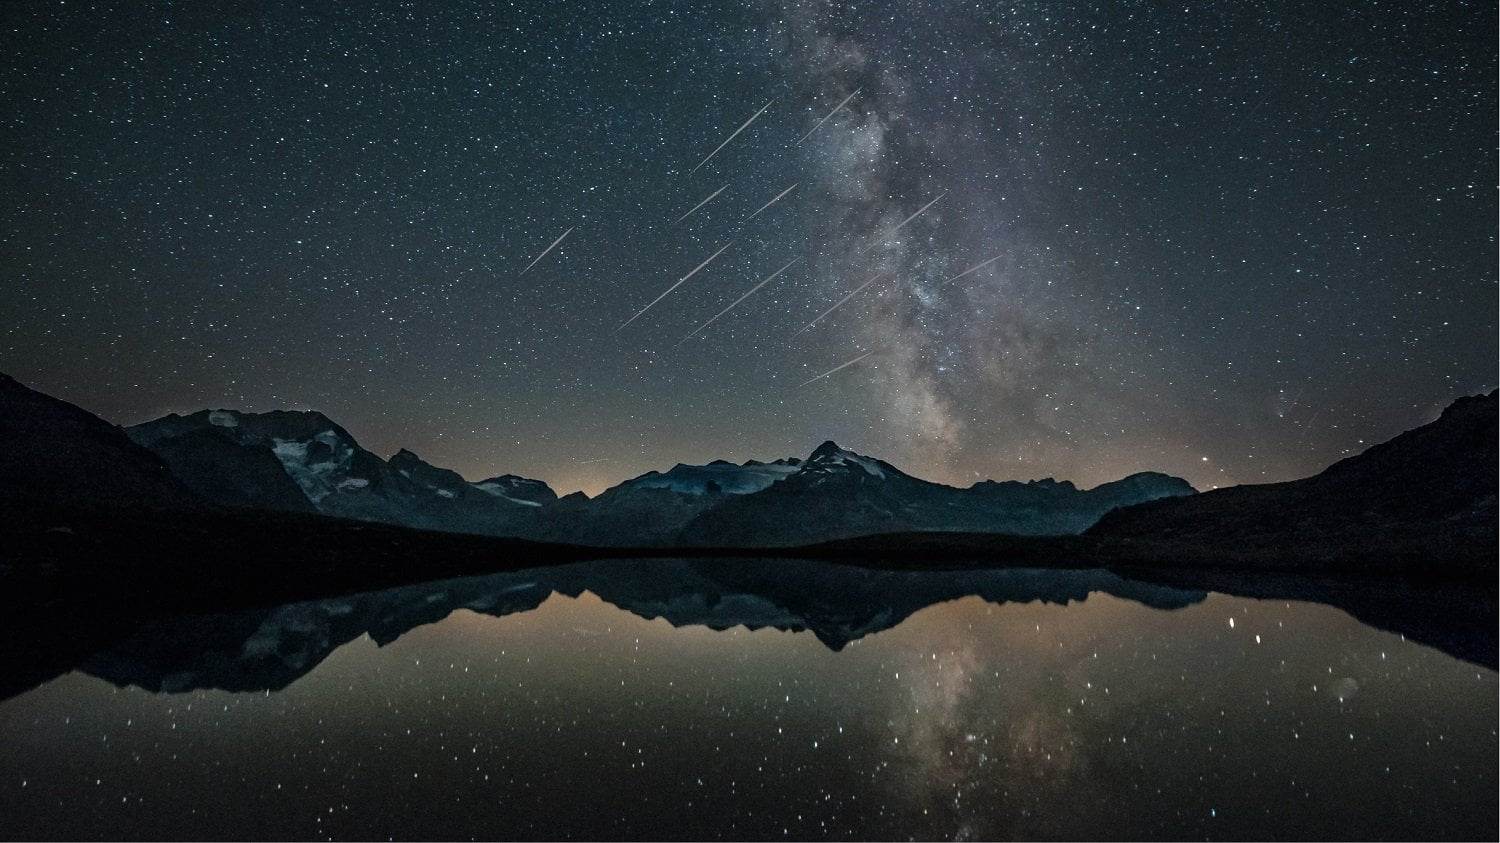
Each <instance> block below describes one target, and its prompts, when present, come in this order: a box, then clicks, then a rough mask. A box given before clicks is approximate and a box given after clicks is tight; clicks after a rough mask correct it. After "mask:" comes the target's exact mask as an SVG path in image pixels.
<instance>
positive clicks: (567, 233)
mask: <svg viewBox="0 0 1500 843" xmlns="http://www.w3.org/2000/svg"><path fill="white" fill-rule="evenodd" d="M577 227H578V226H576V225H575V226H573V227H572V228H569V229H568V230H567V231H564V232H563V233H562V236H561V237H558V238H557V239H556V240H553V241H552V245H551V246H548V247H547V248H545V249H543V250H542V253H541V254H540V255H537V256H536V257H535V258H533V259H532V261H531V263H528V264H526V269H523V270H521V275H525V274H526V273H527V271H528V270H530V269H531V268H532V267H533V266H536V262H537V261H539V260H541V259H542V258H545V257H546V256H547V253H548V252H550V251H552V250H553V249H556V248H557V244H558V243H561V242H562V241H563V237H567V236H568V235H569V234H572V233H573V229H574V228H577ZM518 277H519V276H518Z"/></svg>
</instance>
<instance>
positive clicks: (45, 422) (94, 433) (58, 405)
mask: <svg viewBox="0 0 1500 843" xmlns="http://www.w3.org/2000/svg"><path fill="white" fill-rule="evenodd" d="M0 502H3V506H4V508H5V509H6V510H7V511H8V512H9V513H10V514H15V509H16V508H17V507H21V506H24V507H26V508H27V509H34V508H35V507H40V506H45V505H60V506H68V507H75V508H79V509H86V510H115V509H131V510H150V511H176V510H202V509H207V508H209V505H208V503H207V502H206V501H205V500H203V499H202V498H201V497H199V496H198V495H196V494H194V493H193V492H192V491H190V490H189V489H188V487H187V486H185V485H184V484H183V483H181V482H180V481H179V480H178V479H177V478H176V477H174V476H173V475H172V472H171V471H170V470H169V469H168V467H167V465H166V464H165V463H164V462H163V461H162V460H161V459H159V458H158V457H157V456H156V455H154V454H152V453H151V452H150V451H148V450H146V449H145V448H142V447H140V446H138V445H136V444H135V443H134V442H131V441H130V439H129V438H128V437H127V436H126V435H125V433H124V432H123V431H121V430H120V428H118V427H115V426H114V425H112V424H110V423H108V422H106V421H104V420H103V419H100V418H99V417H97V416H95V415H93V414H92V413H89V412H87V411H85V410H82V409H79V408H78V407H75V406H73V405H72V404H69V403H67V402H65V401H59V400H58V399H56V398H53V397H51V396H48V395H44V394H42V393H40V392H37V391H35V390H33V389H29V388H27V387H25V386H23V385H21V384H20V383H19V382H17V381H16V380H15V379H14V378H11V377H9V376H8V375H4V374H0Z"/></svg>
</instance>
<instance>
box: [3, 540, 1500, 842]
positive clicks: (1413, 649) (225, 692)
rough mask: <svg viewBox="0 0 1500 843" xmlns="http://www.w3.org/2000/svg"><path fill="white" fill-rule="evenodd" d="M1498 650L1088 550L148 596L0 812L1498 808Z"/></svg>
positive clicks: (6, 816)
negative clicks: (1059, 560) (294, 594)
mask: <svg viewBox="0 0 1500 843" xmlns="http://www.w3.org/2000/svg"><path fill="white" fill-rule="evenodd" d="M1496 695H1497V683H1496V674H1495V672H1494V671H1493V670H1492V669H1490V668H1489V667H1487V666H1480V665H1476V664H1473V663H1471V662H1467V661H1461V660H1459V659H1455V658H1453V657H1452V656H1449V655H1446V654H1444V653H1442V652H1440V651H1438V650H1435V649H1431V648H1429V647H1427V646H1424V645H1421V644H1417V643H1415V642H1413V641H1409V640H1405V639H1403V637H1402V636H1401V635H1399V634H1397V633H1394V632H1387V631H1382V630H1380V629H1376V628H1372V627H1370V626H1366V625H1365V624H1363V623H1361V622H1360V621H1357V620H1355V619H1354V618H1353V617H1351V616H1350V615H1348V614H1346V613H1344V612H1343V611H1341V610H1339V609H1336V608H1332V607H1329V606H1324V605H1319V604H1315V603H1307V602H1296V601H1286V600H1256V599H1250V598H1244V597H1233V596H1228V595H1225V594H1219V593H1213V592H1205V591H1194V590H1183V589H1174V588H1164V587H1160V586H1154V585H1149V584H1144V583H1136V582H1131V581H1128V580H1124V579H1121V578H1119V577H1117V576H1115V575H1113V574H1109V573H1106V572H1103V571H1083V572H1056V571H1053V572H1046V571H994V572H968V573H961V574H949V573H901V572H870V571H862V570H859V569H850V568H842V567H838V566H830V565H822V564H819V563H810V562H800V561H778V562H763V563H761V562H755V563H747V562H739V561H720V562H705V561H698V562H689V561H680V560H662V561H654V562H601V563H588V564H582V565H572V566H565V567H562V568H553V569H545V570H536V571H522V572H517V573H510V574H502V575H496V576H492V577H483V578H472V579H465V580H453V581H447V582H440V583H430V584H427V585H422V586H414V587H410V588H405V589H397V590H392V591H387V592H379V593H372V594H367V595H359V596H356V597H348V598H340V599H335V600H323V601H313V602H309V603H300V604H294V605H290V606H284V607H279V608H276V609H271V610H258V611H246V612H237V613H229V614H217V615H201V616H194V617H185V618H176V619H170V620H162V621H156V622H153V623H150V624H147V625H146V626H144V627H142V628H140V629H138V630H137V631H136V632H135V633H134V634H133V635H130V636H129V637H125V638H122V639H120V640H118V641H114V642H111V643H110V644H109V645H108V646H106V647H104V648H103V649H101V650H100V651H99V652H96V653H94V654H92V655H90V656H89V657H87V658H86V659H85V660H84V661H83V662H82V663H81V664H79V665H78V666H77V669H75V670H72V671H70V672H68V673H66V674H65V675H62V676H60V677H58V678H56V679H54V680H52V681H50V682H47V683H45V684H43V685H41V686H39V687H36V688H34V689H32V690H29V691H27V692H25V693H22V694H20V695H18V696H15V697H12V698H11V699H9V700H6V701H4V702H0V743H3V745H4V747H5V752H4V753H3V755H0V832H3V835H4V836H5V837H9V838H97V837H127V838H129V837H153V838H155V837H167V838H197V837H210V838H213V837H230V838H233V837H256V838H312V837H334V838H364V839H369V838H385V837H396V838H445V839H463V838H470V837H478V838H507V837H518V838H559V837H580V838H614V837H647V838H725V837H727V838H776V839H782V838H786V837H790V838H819V837H835V838H907V837H918V838H950V837H957V838H1008V837H1022V838H1120V837H1126V838H1186V837H1203V838H1246V837H1249V838H1432V837H1466V838H1488V837H1490V836H1491V835H1492V834H1493V832H1494V829H1495V827H1496V822H1497V808H1496V795H1495V794H1496V784H1497V783H1496V765H1497V738H1496V719H1497V706H1496Z"/></svg>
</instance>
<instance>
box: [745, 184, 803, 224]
mask: <svg viewBox="0 0 1500 843" xmlns="http://www.w3.org/2000/svg"><path fill="white" fill-rule="evenodd" d="M801 183H802V182H800V181H799V182H795V183H793V184H792V186H791V187H789V188H787V189H786V190H783V191H781V192H780V193H778V194H776V197H775V198H774V199H772V200H771V201H769V202H767V203H766V204H764V205H761V206H760V207H759V208H757V209H756V210H755V213H754V214H751V215H750V216H748V217H745V222H749V221H751V220H753V219H755V215H756V214H759V213H760V212H761V211H764V210H765V209H767V208H769V207H771V206H772V205H775V204H776V203H777V202H780V201H781V197H783V196H785V195H787V194H788V193H791V192H792V190H793V188H795V187H796V186H797V185H799V184H801Z"/></svg>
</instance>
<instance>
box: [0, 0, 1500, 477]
mask: <svg viewBox="0 0 1500 843" xmlns="http://www.w3.org/2000/svg"><path fill="white" fill-rule="evenodd" d="M518 5H519V8H508V7H507V8H501V7H498V6H496V5H495V4H491V3H445V4H439V5H434V6H431V7H427V6H422V5H418V6H409V5H406V4H400V3H390V2H378V3H370V4H365V5H362V6H360V7H358V8H355V7H338V8H333V9H321V8H316V7H314V8H303V7H300V6H296V5H292V4H280V3H269V4H257V5H256V6H254V7H253V8H245V9H239V10H226V9H222V8H213V7H211V4H198V3H187V4H173V3H141V4H134V5H132V6H130V7H129V8H115V9H109V8H105V9H100V8H93V9H90V8H76V7H75V6H74V4H56V3H47V4H44V3H39V2H24V0H23V2H14V3H11V4H9V5H8V6H7V16H6V21H5V28H4V31H3V32H0V47H3V49H0V57H3V58H0V174H3V179H4V182H3V189H4V193H5V195H6V197H7V202H5V203H4V204H3V206H0V269H3V281H0V369H3V370H4V371H6V372H7V373H9V374H12V375H14V376H16V377H18V378H20V379H21V380H22V381H23V382H26V383H28V384H29V385H31V386H34V387H36V388H38V389H42V390H44V391H47V392H50V393H52V394H56V395H59V396H60V397H63V398H65V399H68V400H71V401H74V402H75V403H78V404H80V405H82V406H84V407H85V408H88V409H90V410H93V411H95V412H98V413H100V414H101V415H103V416H105V417H106V418H109V419H111V420H113V421H117V422H122V423H133V422H138V421H142V420H145V419H148V418H152V417H155V416H158V415H161V414H164V413H166V412H169V411H190V410H196V409H201V408H204V407H225V408H235V409H245V410H269V409H276V408H288V407H296V408H317V409H320V410H323V411H324V412H326V413H327V414H329V415H330V416H331V417H333V418H334V419H336V420H338V421H339V422H340V423H342V424H343V425H344V426H346V427H347V428H348V429H349V430H350V431H351V432H352V433H353V434H354V435H355V436H357V437H358V438H359V439H360V440H361V442H362V443H363V444H365V445H366V446H367V447H370V448H371V449H373V450H375V451H377V452H380V453H390V452H394V451H395V450H396V449H397V448H399V447H402V446H405V447H408V448H411V449H413V450H415V451H417V452H418V453H419V454H421V455H422V456H423V457H424V458H425V459H428V460H429V461H431V462H434V463H437V464H441V465H448V466H452V467H454V468H456V469H458V470H460V471H461V472H463V473H464V474H466V475H467V476H469V477H471V478H472V477H479V476H489V475H492V474H495V473H499V472H516V473H521V474H526V475H530V476H536V477H541V478H543V479H546V480H548V481H550V482H552V483H554V484H555V485H557V486H558V487H559V488H561V489H563V490H565V491H566V490H570V489H576V488H585V489H587V490H589V491H591V492H592V491H597V490H599V489H601V488H603V487H604V486H605V485H608V484H610V483H613V482H616V481H618V480H620V479H623V478H625V477H628V476H631V475H634V474H637V473H640V472H642V471H645V470H648V469H652V468H657V469H664V468H667V467H669V466H670V465H672V464H673V463H675V462H679V461H683V462H701V461H706V460H709V459H713V458H719V457H723V458H729V459H734V460H743V459H748V458H752V457H754V458H760V459H770V458H776V457H781V456H788V455H802V454H805V453H806V452H808V451H809V450H811V448H812V447H813V446H815V445H816V444H817V443H818V442H820V441H822V440H823V439H827V438H833V439H836V440H837V441H839V442H840V443H841V444H843V445H845V446H848V447H852V448H855V449H856V450H860V451H863V452H868V453H872V454H876V455H879V456H882V457H884V458H886V459H888V460H890V461H892V462H894V463H896V464H897V465H898V466H900V467H902V468H904V469H906V470H908V471H910V472H911V473H914V474H917V475H918V476H923V477H927V478H930V479H935V480H940V481H944V482H950V483H958V484H965V485H966V484H968V483H970V482H973V481H976V480H978V479H980V478H981V477H994V478H999V479H1008V478H1016V479H1028V478H1033V477H1042V476H1048V475H1052V476H1057V477H1066V478H1070V479H1073V480H1076V481H1078V482H1080V483H1081V484H1084V485H1092V484H1095V483H1098V482H1103V481H1106V480H1110V479H1114V478H1116V477H1119V476H1121V475H1123V474H1125V473H1128V472H1130V471H1136V470H1143V469H1158V470H1164V471H1168V472H1171V473H1175V474H1179V475H1182V476H1184V477H1187V478H1188V479H1189V480H1190V481H1192V482H1193V483H1195V484H1196V485H1198V486H1199V487H1200V488H1202V487H1208V486H1213V485H1222V484H1227V483H1241V482H1261V481H1267V480H1280V479H1288V478H1291V477H1297V476H1303V475H1306V474H1309V473H1312V472H1314V471H1317V470H1319V469H1321V468H1322V467H1323V466H1325V465H1327V464H1328V463H1330V462H1332V461H1334V460H1336V459H1338V458H1339V457H1341V456H1343V455H1345V454H1348V453H1352V452H1354V451H1357V450H1359V449H1361V448H1363V447H1365V446H1366V445H1368V444H1371V443H1373V442H1376V441H1380V440H1382V439H1385V438H1388V437H1389V436H1391V435H1393V434H1395V433H1397V432H1399V431H1401V430H1403V429H1406V428H1409V427H1413V426H1415V425H1417V424H1420V423H1423V422H1425V421H1428V420H1430V419H1431V418H1433V417H1434V416H1435V414H1436V413H1437V411H1438V410H1439V409H1441V407H1442V406H1444V405H1445V404H1446V403H1448V402H1449V401H1451V400H1452V399H1454V398H1456V397H1458V396H1459V395H1463V394H1469V393H1473V392H1477V391H1479V390H1481V389H1488V388H1492V387H1493V386H1494V383H1495V380H1496V363H1495V359H1496V358H1495V356H1494V354H1493V350H1494V343H1495V337H1496V324H1495V314H1496V310H1497V299H1496V270H1495V267H1496V262H1497V252H1496V242H1495V227H1496V226H1495V223H1496V202H1495V184H1496V180H1497V175H1496V166H1495V158H1494V149H1495V130H1494V123H1495V113H1496V97H1495V87H1494V76H1495V70H1496V46H1495V39H1494V37H1493V33H1494V26H1495V10H1494V7H1493V4H1469V3H1458V2H1452V3H1433V4H1427V5H1410V4H1405V5H1398V6H1386V5H1380V4H1375V3H1334V4H1321V3H1320V4H1301V3H1218V4H1198V3H1189V4H1173V5H1170V6H1167V5H1161V4H1110V5H1108V6H1105V7H1100V8H1092V9H1090V8H1082V9H1080V8H1078V7H1077V6H1076V5H1075V4H1057V5H1052V4H1036V3H1026V4H1015V5H1004V4H958V3H944V2H873V3H868V4H833V3H815V2H812V3H786V4H775V3H765V4H760V3H749V4H716V3H679V4H672V3H643V2H622V3H598V4H590V7H589V13H588V14H586V15H583V14H578V13H576V12H575V11H571V10H564V9H563V8H562V7H558V6H554V5H551V4H540V3H536V4H526V3H523V4H518ZM789 187H790V188H791V189H788V188H789ZM706 198H707V199H708V200H710V201H705V199H706ZM700 203H701V204H700ZM560 234H562V235H563V236H562V237H561V238H560V237H559V235H560ZM549 243H550V244H552V245H551V246H548V244H549ZM726 244H729V245H728V248H726V249H724V251H723V252H722V254H718V255H717V257H716V259H715V260H713V261H712V262H710V263H707V264H705V265H702V267H701V269H700V270H699V271H697V272H695V273H693V274H691V277H686V280H682V279H684V277H685V276H688V275H689V273H690V272H691V271H692V270H693V268H694V267H697V266H699V265H700V264H702V263H703V261H704V260H705V259H706V258H708V257H709V256H710V255H715V254H716V250H719V249H720V248H722V247H725V246H726ZM538 258H540V259H539V260H538ZM991 260H992V261H993V262H990V263H985V262H986V261H991ZM792 261H794V262H793V263H791V265H790V266H789V267H787V264H788V262H792ZM533 262H534V263H533ZM778 267H786V268H785V270H784V271H783V272H782V273H781V274H779V275H777V276H776V277H774V278H771V279H770V280H769V282H768V283H766V284H765V285H764V287H763V288H759V289H757V290H756V291H755V292H754V295H751V296H745V294H746V291H748V290H751V289H752V288H753V287H755V286H756V285H757V284H758V283H760V282H761V281H764V280H766V279H767V278H768V276H771V274H772V273H774V272H776V270H777V268H778ZM976 267H977V268H976ZM969 270H972V271H969ZM523 271H524V275H523ZM966 271H968V273H967V274H963V273H965V272H966ZM876 276H878V277H876ZM956 276H958V277H956ZM872 277H876V280H875V281H874V282H873V283H871V284H870V286H869V287H868V288H866V289H864V290H861V291H860V292H859V293H858V294H857V295H855V296H852V297H850V298H849V300H848V301H847V302H846V303H844V304H842V305H841V306H839V307H838V308H837V309H834V310H832V311H831V312H828V313H827V315H826V317H824V318H822V319H820V320H818V321H817V322H816V323H815V324H813V325H812V326H811V327H809V328H808V329H806V330H803V331H799V329H800V328H802V327H803V326H805V325H808V323H809V322H810V321H812V320H814V319H815V318H816V317H818V316H819V314H823V313H824V312H825V311H828V309H829V308H830V306H832V305H834V304H835V303H836V302H839V301H840V300H841V299H843V298H844V297H845V296H849V294H850V293H852V292H854V291H855V290H856V289H857V288H858V287H859V286H860V285H861V284H863V283H865V282H866V281H867V280H869V279H871V278H872ZM680 280H681V283H680V284H679V285H678V286H677V287H675V288H673V289H671V292H670V295H666V296H664V297H662V298H661V299H659V300H658V301H656V302H653V301H652V300H653V298H654V297H657V296H659V295H661V293H662V291H663V290H668V289H669V288H672V285H674V284H676V283H677V282H679V281H680ZM742 296H743V297H744V298H741V297H742ZM716 314H717V316H716ZM627 320H631V321H630V322H629V324H625V325H623V327H622V323H626V321H627ZM705 323H707V324H705ZM695 329H697V330H696V331H695ZM685 337H686V338H687V339H686V340H684V338H685ZM853 360H857V361H858V362H855V363H853V364H852V365H848V366H844V367H843V368H841V369H838V370H837V371H831V370H834V369H835V367H839V366H842V365H843V364H845V363H847V362H849V361H853ZM825 372H831V373H830V374H828V376H826V377H820V375H822V374H823V373H825ZM809 379H813V380H812V381H811V382H809Z"/></svg>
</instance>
